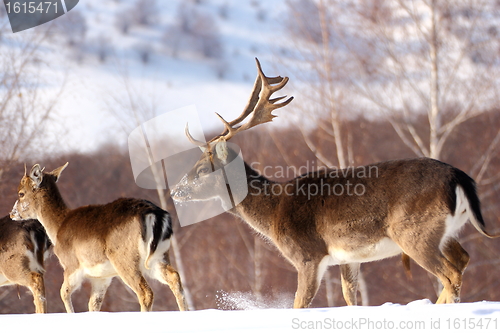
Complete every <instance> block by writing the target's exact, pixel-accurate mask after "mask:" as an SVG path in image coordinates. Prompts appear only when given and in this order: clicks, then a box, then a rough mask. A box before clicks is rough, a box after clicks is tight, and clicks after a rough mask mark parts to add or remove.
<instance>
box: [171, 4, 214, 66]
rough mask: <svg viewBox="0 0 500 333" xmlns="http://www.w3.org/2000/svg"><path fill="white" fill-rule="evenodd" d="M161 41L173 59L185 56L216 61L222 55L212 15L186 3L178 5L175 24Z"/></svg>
mask: <svg viewBox="0 0 500 333" xmlns="http://www.w3.org/2000/svg"><path fill="white" fill-rule="evenodd" d="M163 40H164V44H165V47H166V48H167V50H168V51H169V52H170V53H171V55H172V56H174V57H177V56H180V55H183V54H184V55H186V54H187V55H195V56H202V57H203V58H208V59H216V60H217V59H220V58H221V57H222V56H223V55H224V46H223V44H222V41H221V39H220V33H219V28H218V26H217V22H216V20H215V18H214V17H213V15H211V14H210V13H208V12H205V11H203V10H202V9H200V8H198V6H196V5H194V4H192V3H188V2H180V3H179V7H178V8H177V15H176V22H175V23H174V24H173V25H171V26H169V27H168V28H167V30H166V31H165V35H164V38H163Z"/></svg>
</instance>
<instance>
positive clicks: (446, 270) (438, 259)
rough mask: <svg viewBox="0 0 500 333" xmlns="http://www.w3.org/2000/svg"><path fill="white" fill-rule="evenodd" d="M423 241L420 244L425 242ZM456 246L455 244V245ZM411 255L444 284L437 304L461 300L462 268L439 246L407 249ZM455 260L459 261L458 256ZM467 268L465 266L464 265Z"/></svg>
mask: <svg viewBox="0 0 500 333" xmlns="http://www.w3.org/2000/svg"><path fill="white" fill-rule="evenodd" d="M425 243H426V242H425V241H421V242H420V243H419V244H425ZM453 246H454V245H453ZM405 252H406V253H407V254H409V255H410V257H411V258H412V259H413V260H415V261H416V262H417V263H418V264H419V265H420V266H422V267H423V268H424V269H426V270H427V271H428V272H430V273H432V274H434V275H435V276H436V277H437V278H438V279H439V280H440V281H441V283H442V284H443V291H442V292H441V295H439V298H438V300H437V301H436V303H437V304H439V303H458V302H460V289H461V287H462V270H461V269H459V268H458V267H457V266H456V265H455V264H456V263H454V262H453V261H451V260H449V259H448V258H447V257H446V255H447V254H448V255H449V252H448V251H445V253H446V254H444V253H442V252H441V251H440V250H439V248H438V247H437V246H436V248H420V249H419V248H418V247H417V248H415V249H409V251H405ZM453 258H454V259H453V260H457V262H461V263H463V261H459V259H457V257H455V256H454V257H453ZM462 268H465V267H462Z"/></svg>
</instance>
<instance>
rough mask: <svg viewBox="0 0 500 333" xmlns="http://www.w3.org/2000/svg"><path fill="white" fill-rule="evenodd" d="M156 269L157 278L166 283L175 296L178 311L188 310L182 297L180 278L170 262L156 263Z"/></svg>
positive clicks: (182, 290)
mask: <svg viewBox="0 0 500 333" xmlns="http://www.w3.org/2000/svg"><path fill="white" fill-rule="evenodd" d="M157 269H158V271H159V273H160V274H158V275H157V276H155V277H156V278H157V280H159V281H160V282H162V283H165V284H167V285H168V286H169V287H170V290H172V293H173V294H174V296H175V300H176V301H177V305H178V306H179V310H180V311H188V310H189V309H188V306H187V303H186V298H185V297H184V289H183V288H182V282H181V278H180V276H179V273H178V272H177V271H176V270H175V269H174V268H173V267H172V266H170V264H168V263H165V262H160V263H158V268H157Z"/></svg>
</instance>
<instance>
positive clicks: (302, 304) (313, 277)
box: [293, 260, 327, 309]
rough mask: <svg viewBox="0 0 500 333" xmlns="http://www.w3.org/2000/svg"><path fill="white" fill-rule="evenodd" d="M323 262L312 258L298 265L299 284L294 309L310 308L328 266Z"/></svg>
mask: <svg viewBox="0 0 500 333" xmlns="http://www.w3.org/2000/svg"><path fill="white" fill-rule="evenodd" d="M322 264H323V263H322V262H315V261H312V260H311V261H307V262H305V263H301V264H300V265H297V266H296V267H297V271H298V286H297V292H296V293H295V300H294V302H293V307H294V309H299V308H308V307H309V306H310V305H311V303H312V300H313V298H314V296H316V293H317V292H318V289H319V285H320V282H321V279H322V278H323V274H324V273H325V270H326V267H327V266H326V265H322ZM322 266H325V267H322Z"/></svg>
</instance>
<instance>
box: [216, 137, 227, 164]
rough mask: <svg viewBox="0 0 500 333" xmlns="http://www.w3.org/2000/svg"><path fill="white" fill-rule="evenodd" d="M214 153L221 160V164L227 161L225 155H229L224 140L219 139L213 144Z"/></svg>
mask: <svg viewBox="0 0 500 333" xmlns="http://www.w3.org/2000/svg"><path fill="white" fill-rule="evenodd" d="M215 153H216V155H217V158H218V159H219V160H221V162H222V163H223V164H226V163H227V156H228V155H229V152H228V150H227V144H226V140H220V141H219V142H217V143H216V144H215Z"/></svg>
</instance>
